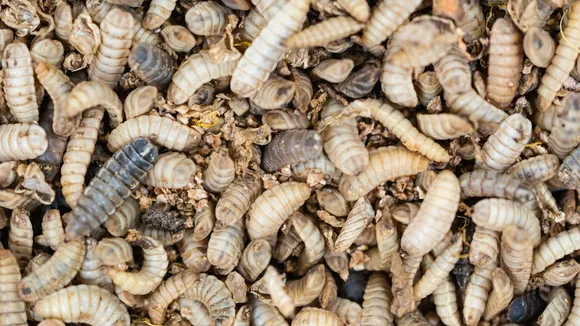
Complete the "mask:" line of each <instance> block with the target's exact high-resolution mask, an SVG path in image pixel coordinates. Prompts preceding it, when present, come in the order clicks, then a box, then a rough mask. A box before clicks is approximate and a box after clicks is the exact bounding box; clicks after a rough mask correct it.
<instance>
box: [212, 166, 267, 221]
mask: <svg viewBox="0 0 580 326" xmlns="http://www.w3.org/2000/svg"><path fill="white" fill-rule="evenodd" d="M261 192H262V180H261V179H260V176H259V175H258V174H256V173H255V172H253V171H247V172H246V173H245V174H243V175H242V176H240V177H238V178H236V179H235V180H234V182H232V183H231V184H230V185H229V186H228V188H227V189H226V190H225V192H224V193H223V194H222V196H221V197H220V198H219V200H218V202H217V205H216V210H215V215H216V218H217V220H218V221H220V222H221V223H223V224H225V225H233V224H234V223H236V222H237V221H239V220H240V219H241V218H242V217H243V215H244V214H245V213H246V212H247V211H248V209H250V205H251V204H252V203H253V202H254V200H255V199H256V198H257V197H258V195H259V194H260V193H261Z"/></svg>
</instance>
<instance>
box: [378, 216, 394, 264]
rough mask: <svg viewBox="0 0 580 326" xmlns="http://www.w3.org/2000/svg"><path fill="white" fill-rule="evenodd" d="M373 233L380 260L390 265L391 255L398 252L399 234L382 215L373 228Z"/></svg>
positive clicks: (391, 223) (392, 224)
mask: <svg viewBox="0 0 580 326" xmlns="http://www.w3.org/2000/svg"><path fill="white" fill-rule="evenodd" d="M383 214H384V213H383ZM375 233H376V238H377V248H378V249H379V254H380V256H381V259H382V260H383V261H384V262H385V263H390V261H391V257H392V255H393V254H395V253H397V252H398V251H399V232H398V231H397V228H396V226H395V224H394V222H393V221H391V219H390V218H388V217H387V216H384V215H383V218H381V219H380V220H379V221H378V222H377V224H376V226H375Z"/></svg>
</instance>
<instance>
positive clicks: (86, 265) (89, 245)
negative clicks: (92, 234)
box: [76, 238, 113, 293]
mask: <svg viewBox="0 0 580 326" xmlns="http://www.w3.org/2000/svg"><path fill="white" fill-rule="evenodd" d="M96 247H97V240H95V239H93V238H88V239H87V240H86V254H85V257H84V259H83V263H82V265H81V267H80V269H79V272H78V274H77V276H76V281H77V282H78V283H80V284H86V285H96V286H99V287H101V288H104V289H107V290H108V291H110V292H111V293H112V292H113V281H111V278H109V276H108V275H107V268H106V267H105V266H103V263H102V262H101V260H100V259H99V258H98V257H97V255H96V254H95V248H96Z"/></svg>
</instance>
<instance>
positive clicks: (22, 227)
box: [8, 209, 33, 269]
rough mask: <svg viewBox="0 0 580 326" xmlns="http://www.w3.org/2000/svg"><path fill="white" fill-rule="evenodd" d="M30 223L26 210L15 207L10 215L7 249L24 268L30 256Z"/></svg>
mask: <svg viewBox="0 0 580 326" xmlns="http://www.w3.org/2000/svg"><path fill="white" fill-rule="evenodd" d="M32 244H33V238H32V223H30V216H29V213H28V212H25V211H22V210H19V209H16V210H13V211H12V215H11V216H10V230H9V232H8V249H10V251H11V252H12V255H14V257H15V258H16V260H17V261H18V266H20V268H21V269H24V268H25V267H26V265H27V264H28V261H29V260H30V259H31V258H32Z"/></svg>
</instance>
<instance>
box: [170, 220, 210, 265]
mask: <svg viewBox="0 0 580 326" xmlns="http://www.w3.org/2000/svg"><path fill="white" fill-rule="evenodd" d="M207 243H208V239H207V238H205V239H202V240H196V239H195V237H194V235H193V229H187V230H186V231H185V234H184V236H183V239H181V241H179V242H178V243H177V249H178V250H179V254H180V255H181V259H182V260H183V263H184V264H185V266H186V267H187V268H190V269H192V270H194V271H197V272H205V271H207V270H208V269H209V268H210V267H211V265H210V263H209V261H208V259H207Z"/></svg>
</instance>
